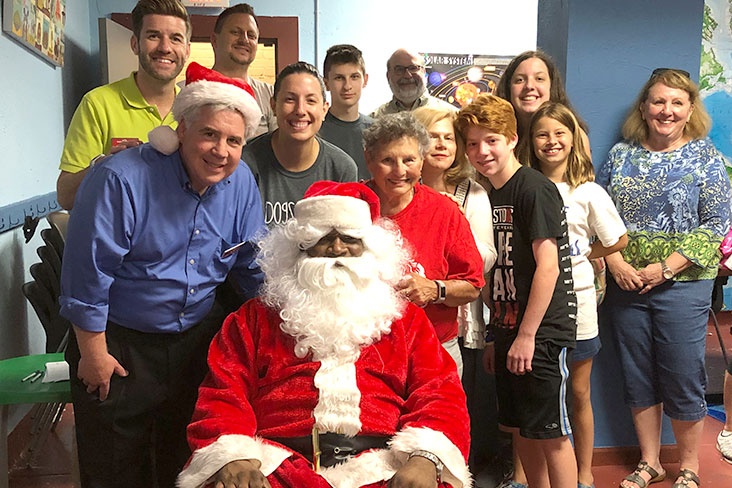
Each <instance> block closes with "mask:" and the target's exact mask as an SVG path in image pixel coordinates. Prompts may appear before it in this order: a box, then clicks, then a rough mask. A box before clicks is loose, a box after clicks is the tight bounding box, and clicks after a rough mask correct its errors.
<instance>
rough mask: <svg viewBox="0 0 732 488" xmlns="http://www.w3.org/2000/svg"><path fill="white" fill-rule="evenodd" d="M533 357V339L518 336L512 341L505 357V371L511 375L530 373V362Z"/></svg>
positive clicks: (527, 336)
mask: <svg viewBox="0 0 732 488" xmlns="http://www.w3.org/2000/svg"><path fill="white" fill-rule="evenodd" d="M533 357H534V337H533V336H529V335H522V334H519V335H518V336H516V339H514V341H513V344H511V348H510V349H509V350H508V356H507V357H506V369H508V370H509V371H510V372H511V373H513V374H517V375H522V374H525V373H529V372H531V360H532V359H533Z"/></svg>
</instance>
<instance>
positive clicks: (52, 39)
mask: <svg viewBox="0 0 732 488" xmlns="http://www.w3.org/2000/svg"><path fill="white" fill-rule="evenodd" d="M65 24H66V0H5V1H4V2H3V32H5V33H7V34H8V36H9V37H10V38H11V39H13V40H15V41H16V42H18V43H20V44H22V45H23V46H25V47H26V48H28V49H30V50H31V51H32V52H34V53H35V54H37V55H38V56H40V57H41V58H43V59H44V60H46V61H48V62H49V63H51V64H53V65H55V66H63V65H64V25H65Z"/></svg>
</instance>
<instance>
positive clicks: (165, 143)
mask: <svg viewBox="0 0 732 488" xmlns="http://www.w3.org/2000/svg"><path fill="white" fill-rule="evenodd" d="M147 139H148V141H150V144H151V145H152V147H154V148H155V149H157V150H158V152H161V153H163V154H165V155H166V156H170V155H171V154H173V153H174V152H175V151H177V150H178V146H179V145H180V141H179V140H178V133H177V132H176V131H175V130H174V129H173V128H172V127H170V126H169V125H159V126H157V127H155V128H154V129H153V130H151V131H150V132H148V133H147Z"/></svg>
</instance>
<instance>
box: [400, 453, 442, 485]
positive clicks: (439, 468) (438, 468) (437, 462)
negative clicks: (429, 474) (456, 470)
mask: <svg viewBox="0 0 732 488" xmlns="http://www.w3.org/2000/svg"><path fill="white" fill-rule="evenodd" d="M414 456H419V457H423V458H425V459H429V460H430V461H432V462H433V463H435V471H436V472H437V484H438V485H439V484H440V483H442V468H444V467H445V465H444V464H442V461H440V458H438V457H437V455H436V454H433V453H431V452H429V451H423V450H421V449H418V450H416V451H412V452H411V453H410V454H409V458H408V459H412V458H413V457H414Z"/></svg>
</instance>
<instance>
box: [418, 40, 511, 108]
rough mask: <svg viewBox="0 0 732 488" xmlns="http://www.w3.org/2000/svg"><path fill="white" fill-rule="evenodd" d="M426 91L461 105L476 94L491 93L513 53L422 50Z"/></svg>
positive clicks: (468, 101)
mask: <svg viewBox="0 0 732 488" xmlns="http://www.w3.org/2000/svg"><path fill="white" fill-rule="evenodd" d="M423 56H424V62H425V66H426V68H427V90H428V91H429V93H430V95H432V96H433V97H437V98H440V99H442V100H445V101H446V102H448V103H451V104H453V105H455V106H456V107H457V108H461V107H463V106H464V105H467V104H469V103H470V102H472V101H473V98H475V97H476V96H477V95H478V94H479V93H494V92H495V91H496V87H497V86H498V80H499V79H500V78H501V75H503V72H504V71H505V70H506V67H507V66H508V63H509V62H510V61H511V59H513V56H493V55H480V54H443V53H424V54H423Z"/></svg>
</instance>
